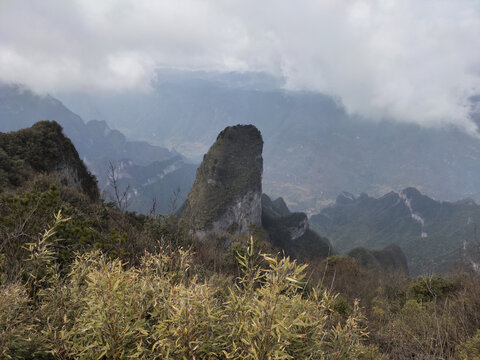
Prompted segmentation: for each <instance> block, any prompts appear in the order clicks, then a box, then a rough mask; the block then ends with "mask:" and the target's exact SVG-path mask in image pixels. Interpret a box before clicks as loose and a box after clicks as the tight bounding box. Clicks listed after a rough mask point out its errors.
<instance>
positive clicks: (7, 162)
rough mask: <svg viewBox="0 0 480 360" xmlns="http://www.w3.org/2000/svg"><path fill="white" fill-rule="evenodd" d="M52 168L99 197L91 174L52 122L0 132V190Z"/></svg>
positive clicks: (95, 197) (41, 122) (16, 184)
mask: <svg viewBox="0 0 480 360" xmlns="http://www.w3.org/2000/svg"><path fill="white" fill-rule="evenodd" d="M53 171H57V172H58V173H60V174H61V175H62V177H63V180H64V181H67V182H70V183H72V184H75V185H77V184H78V185H80V187H81V188H82V189H83V191H84V192H85V193H86V194H88V196H90V198H92V199H94V200H95V199H97V198H98V197H99V195H98V188H97V182H96V180H95V177H94V176H93V175H92V174H90V173H89V172H88V170H87V168H86V167H85V165H84V164H83V162H82V161H81V160H80V158H79V157H78V153H77V150H76V149H75V147H74V146H73V144H72V142H71V141H70V140H69V139H68V138H66V137H65V136H64V135H63V132H62V127H61V126H60V125H58V124H57V123H56V122H54V121H40V122H38V123H36V124H35V125H33V126H32V127H31V128H28V129H23V130H20V131H17V132H11V133H0V191H2V190H3V189H5V188H7V187H12V186H19V185H21V184H22V183H23V182H25V181H26V180H27V179H29V178H31V177H33V175H34V174H36V173H39V172H40V173H50V172H53Z"/></svg>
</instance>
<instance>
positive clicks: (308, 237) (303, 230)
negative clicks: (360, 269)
mask: <svg viewBox="0 0 480 360" xmlns="http://www.w3.org/2000/svg"><path fill="white" fill-rule="evenodd" d="M279 199H281V198H279ZM262 203H263V212H262V225H263V228H264V229H265V230H266V232H267V234H268V237H269V239H270V242H271V243H272V244H273V245H274V246H276V247H279V248H281V249H283V250H284V251H285V253H286V254H287V255H290V256H293V257H295V258H299V259H302V260H311V259H319V258H325V257H327V256H329V255H332V254H333V253H334V251H333V249H332V247H331V245H330V242H329V241H328V239H326V238H323V237H321V236H319V235H318V234H317V233H316V232H314V231H312V230H310V227H309V223H308V218H307V215H306V214H304V213H300V212H297V213H291V212H290V211H289V210H288V207H287V206H286V204H285V202H284V201H283V199H282V201H278V199H277V200H275V201H272V200H271V199H270V198H269V197H268V196H267V195H265V194H264V195H263V196H262ZM280 204H281V206H279V205H280Z"/></svg>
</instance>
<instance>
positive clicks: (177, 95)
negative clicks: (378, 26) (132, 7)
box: [58, 70, 480, 214]
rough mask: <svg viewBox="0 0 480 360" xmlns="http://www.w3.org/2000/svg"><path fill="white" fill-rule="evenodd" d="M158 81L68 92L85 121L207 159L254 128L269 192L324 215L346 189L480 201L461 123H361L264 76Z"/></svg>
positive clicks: (477, 152)
mask: <svg viewBox="0 0 480 360" xmlns="http://www.w3.org/2000/svg"><path fill="white" fill-rule="evenodd" d="M151 85H152V91H151V92H143V93H137V92H135V93H133V92H130V93H128V92H126V93H93V94H92V93H90V94H86V93H69V94H65V93H64V94H58V97H59V98H60V99H62V101H64V102H65V103H66V104H67V106H69V107H70V108H71V109H73V110H74V111H75V112H77V113H79V114H81V115H82V116H83V117H84V118H85V119H93V118H95V119H100V120H106V121H107V122H108V123H109V124H111V125H112V126H115V127H116V128H118V129H120V130H121V131H123V132H124V133H125V134H127V135H128V136H129V137H131V138H137V139H143V140H147V141H149V142H151V143H152V144H157V145H162V146H168V147H169V148H175V149H177V150H178V151H180V152H181V153H183V154H186V155H187V156H189V157H195V158H197V159H201V156H203V154H204V153H205V152H206V151H207V149H208V147H209V145H210V144H211V143H212V142H213V141H214V140H215V136H216V134H218V133H219V132H220V131H221V130H222V129H223V128H224V127H225V126H227V125H235V124H238V123H243V124H250V123H251V124H254V125H256V126H257V127H258V128H259V130H260V131H261V132H262V134H263V137H264V142H265V146H264V153H263V157H264V160H265V168H264V177H263V188H264V191H265V192H266V193H268V194H271V195H272V196H274V197H278V196H282V197H284V198H285V200H286V202H287V204H288V205H289V207H290V208H291V209H292V210H295V211H307V212H308V213H310V214H312V213H314V212H318V210H319V209H321V208H322V207H323V206H325V205H327V204H328V203H332V202H334V201H335V197H336V196H337V194H339V193H340V192H341V191H344V190H347V191H350V192H352V193H356V194H359V193H361V192H366V193H368V194H372V195H374V196H381V195H384V194H386V193H387V192H389V191H390V190H394V191H400V190H401V189H404V188H406V187H409V186H412V187H416V188H418V189H419V190H421V191H422V192H423V193H425V194H427V195H429V196H432V197H436V198H440V199H445V200H450V201H454V200H457V199H461V198H465V197H471V198H473V199H475V200H476V201H480V181H478V179H479V178H480V140H479V139H477V138H474V137H471V136H469V135H467V134H464V133H462V132H461V131H459V130H457V129H455V128H453V127H444V128H424V127H420V126H418V125H414V124H406V123H400V122H393V121H380V122H373V121H367V120H364V119H359V118H357V117H355V116H351V115H349V114H347V113H346V112H345V110H344V108H343V107H342V105H341V103H339V102H338V101H337V100H336V99H332V98H331V97H328V96H325V95H322V94H318V93H311V92H289V91H284V90H282V80H281V79H275V78H272V77H270V76H268V75H266V74H262V73H245V74H239V73H229V74H220V73H209V72H182V71H173V70H162V71H159V72H158V73H157V77H156V79H155V80H154V81H153V82H152V84H151ZM477 100H478V99H477ZM472 101H473V100H472ZM478 118H479V116H478V114H477V120H478Z"/></svg>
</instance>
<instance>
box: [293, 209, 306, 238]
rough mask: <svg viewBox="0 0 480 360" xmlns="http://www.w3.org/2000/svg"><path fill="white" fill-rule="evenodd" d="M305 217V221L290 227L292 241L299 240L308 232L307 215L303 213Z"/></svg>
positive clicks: (302, 220)
mask: <svg viewBox="0 0 480 360" xmlns="http://www.w3.org/2000/svg"><path fill="white" fill-rule="evenodd" d="M301 214H302V215H304V216H303V219H301V220H299V221H298V223H297V224H295V226H290V227H288V232H289V233H290V237H291V239H292V240H297V239H298V238H300V237H301V236H303V234H305V232H306V231H307V230H308V218H307V215H305V214H303V213H301Z"/></svg>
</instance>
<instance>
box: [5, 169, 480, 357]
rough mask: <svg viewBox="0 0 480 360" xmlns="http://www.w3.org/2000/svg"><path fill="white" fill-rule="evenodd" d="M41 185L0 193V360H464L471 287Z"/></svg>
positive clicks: (472, 324) (477, 351) (468, 282)
mask: <svg viewBox="0 0 480 360" xmlns="http://www.w3.org/2000/svg"><path fill="white" fill-rule="evenodd" d="M268 253H275V249H273V248H271V247H269V245H268V244H267V243H265V242H262V241H261V237H260V236H257V235H254V236H252V237H250V238H247V239H239V240H238V241H237V242H235V243H234V244H232V246H231V247H230V248H229V249H227V250H224V249H220V248H217V247H216V246H215V245H214V244H205V243H202V244H199V243H195V242H194V241H193V240H192V239H190V238H189V236H188V233H186V232H185V231H184V230H183V226H182V224H181V223H178V222H177V221H176V220H175V219H174V218H173V217H165V216H158V215H157V216H151V217H146V216H138V215H135V214H130V213H124V212H121V211H118V210H116V209H115V206H114V204H108V203H104V202H92V201H91V200H90V199H89V198H88V197H87V196H85V195H83V194H82V193H81V192H80V191H79V190H78V189H75V188H72V187H67V186H65V185H62V182H61V181H58V179H56V178H55V177H52V176H43V175H41V176H37V177H36V178H35V179H33V180H32V181H29V182H27V183H25V184H24V185H23V186H22V187H21V188H17V189H15V191H7V192H4V193H2V194H0V358H1V359H3V358H5V359H132V358H138V359H362V358H363V359H381V358H392V359H407V358H412V357H413V358H421V359H445V358H457V359H474V358H476V357H477V358H478V357H480V333H477V329H479V328H480V278H479V277H478V276H477V275H476V274H475V273H473V272H470V271H468V269H467V268H465V269H464V270H465V271H462V272H459V273H458V274H454V275H449V276H442V277H440V276H424V277H418V278H409V277H407V276H405V275H403V274H400V273H396V272H390V273H388V272H383V273H381V274H380V273H378V272H375V271H373V270H367V269H364V268H362V267H361V266H359V265H358V264H357V263H356V262H355V261H354V260H353V259H351V258H346V257H340V256H335V257H330V258H328V259H326V260H324V261H322V262H320V263H317V264H310V266H308V267H307V266H305V265H301V264H297V262H295V261H293V260H291V259H288V258H284V257H281V256H272V255H267V254H268Z"/></svg>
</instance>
